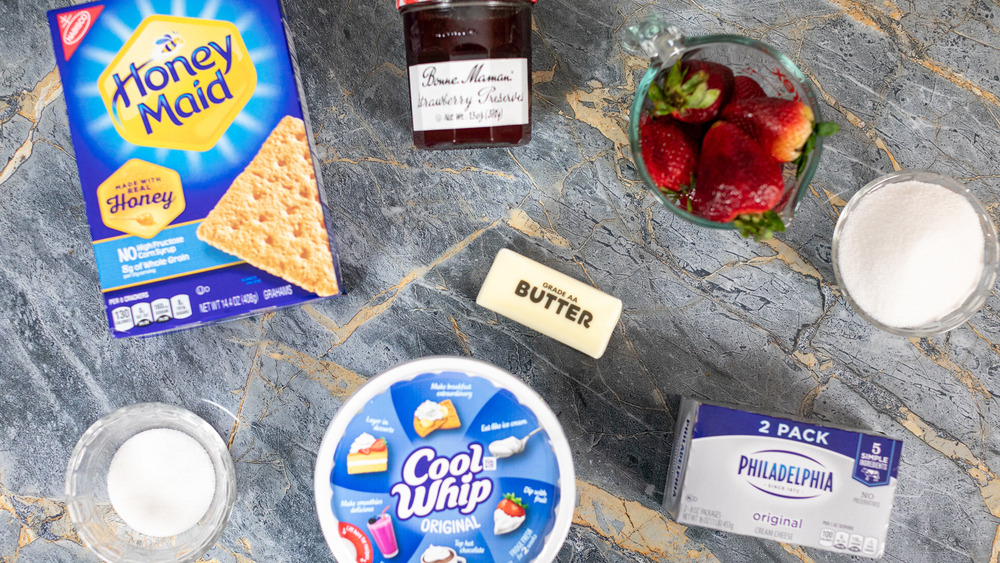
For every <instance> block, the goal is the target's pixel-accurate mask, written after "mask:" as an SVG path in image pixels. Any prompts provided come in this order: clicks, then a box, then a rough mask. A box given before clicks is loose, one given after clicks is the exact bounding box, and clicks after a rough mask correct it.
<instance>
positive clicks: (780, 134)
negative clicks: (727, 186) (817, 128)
mask: <svg viewBox="0 0 1000 563" xmlns="http://www.w3.org/2000/svg"><path fill="white" fill-rule="evenodd" d="M722 119H725V120H726V121H729V122H730V123H733V124H735V125H737V126H738V127H739V128H740V129H742V130H743V131H745V132H746V133H747V134H748V135H750V136H751V137H752V138H753V139H754V140H756V141H757V142H758V143H760V144H761V146H763V147H764V149H765V150H766V151H767V152H768V153H769V154H770V155H771V157H772V158H774V159H775V160H777V161H778V162H791V161H793V160H795V159H796V158H798V157H799V155H800V154H801V152H802V147H803V146H804V145H805V144H806V141H807V140H809V135H811V134H812V132H813V111H812V109H810V108H809V106H807V105H806V104H804V103H802V102H800V101H797V100H784V99H781V98H751V99H748V100H739V101H736V102H732V103H730V104H729V105H728V106H726V107H725V109H723V110H722Z"/></svg>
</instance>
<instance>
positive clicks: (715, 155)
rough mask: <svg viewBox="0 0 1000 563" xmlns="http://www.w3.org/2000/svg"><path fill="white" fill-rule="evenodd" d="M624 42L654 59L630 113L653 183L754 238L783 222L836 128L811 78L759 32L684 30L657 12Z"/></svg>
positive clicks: (634, 144)
mask: <svg viewBox="0 0 1000 563" xmlns="http://www.w3.org/2000/svg"><path fill="white" fill-rule="evenodd" d="M625 46H626V48H627V49H629V50H630V51H632V52H635V53H642V54H645V55H647V56H649V57H650V58H651V61H652V64H651V66H650V68H649V70H648V71H647V72H646V74H645V75H644V76H643V77H642V80H641V81H640V83H639V87H638V89H637V91H636V96H635V100H634V101H633V103H632V110H631V113H630V116H629V140H630V143H631V148H632V157H633V160H634V162H635V165H636V168H637V170H638V173H639V177H640V178H642V181H643V183H644V184H645V185H646V187H647V188H648V189H649V191H650V192H652V193H653V195H654V196H656V197H657V198H658V199H659V200H660V201H661V202H662V203H663V204H664V205H665V206H666V207H667V209H669V210H670V211H672V212H673V213H675V214H676V215H678V216H680V217H682V218H683V219H685V220H687V221H690V222H692V223H694V224H696V225H700V226H703V227H708V228H713V229H735V230H738V231H739V232H740V233H741V234H742V235H743V236H744V237H751V236H752V237H754V238H755V239H757V240H764V239H766V238H769V237H770V236H772V235H773V234H774V233H775V232H777V231H784V230H785V225H787V224H788V223H789V222H790V221H791V220H792V218H793V217H794V215H795V211H796V209H797V207H798V205H799V202H800V200H801V198H802V196H803V195H804V193H805V191H806V190H807V189H808V186H809V182H810V181H811V180H812V177H813V175H814V174H815V173H816V168H817V166H818V165H819V159H820V155H821V154H822V152H823V138H824V137H826V136H829V135H831V134H833V133H835V132H836V131H837V130H838V129H839V127H838V126H837V124H836V123H832V122H822V121H821V120H820V108H819V104H818V103H817V101H816V96H815V94H814V93H813V90H812V87H811V85H810V81H809V79H808V78H806V76H805V75H804V74H803V73H802V71H800V70H799V69H798V67H797V66H795V63H794V62H792V60H791V59H789V58H788V57H787V56H785V55H783V54H782V53H780V52H778V51H777V50H775V49H774V48H773V47H770V46H768V45H766V44H764V43H761V42H760V41H756V40H754V39H750V38H748V37H742V36H737V35H706V36H701V37H685V36H683V35H681V34H680V32H679V31H678V30H677V29H676V28H674V27H672V26H668V25H666V24H665V23H663V21H662V20H659V19H656V18H653V19H647V20H646V21H644V22H642V23H640V24H639V25H637V26H633V27H630V28H629V29H628V31H627V33H626V39H625Z"/></svg>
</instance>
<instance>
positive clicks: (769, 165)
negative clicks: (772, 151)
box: [692, 121, 785, 240]
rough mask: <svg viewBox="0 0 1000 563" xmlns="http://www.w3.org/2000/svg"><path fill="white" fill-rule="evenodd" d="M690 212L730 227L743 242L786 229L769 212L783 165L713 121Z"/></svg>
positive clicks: (775, 201) (725, 125)
mask: <svg viewBox="0 0 1000 563" xmlns="http://www.w3.org/2000/svg"><path fill="white" fill-rule="evenodd" d="M697 171H698V174H697V185H696V186H695V190H694V196H693V198H692V209H693V211H694V213H695V214H696V215H700V216H702V217H704V218H706V219H709V220H711V221H719V222H722V223H728V222H730V221H731V222H733V224H734V225H736V227H737V228H738V229H739V230H740V233H741V234H742V235H743V236H744V237H748V236H751V235H752V236H754V238H756V239H757V240H763V239H766V238H768V237H770V236H771V234H773V232H774V231H784V230H785V226H784V224H783V223H782V221H781V218H780V217H778V214H777V213H775V212H774V211H772V209H773V208H774V206H775V205H777V204H778V202H779V201H780V200H781V195H782V192H783V191H784V189H785V181H784V178H783V177H782V165H781V163H779V162H777V161H775V160H774V159H773V158H771V156H770V155H769V154H768V153H767V152H765V151H764V149H763V148H762V147H761V146H760V145H758V144H757V143H756V142H755V141H754V140H753V139H751V138H750V136H748V135H747V134H746V133H744V132H743V131H742V130H741V129H740V128H739V127H737V126H735V125H733V124H732V123H728V122H726V121H718V122H716V123H715V124H714V125H712V128H711V129H709V130H708V133H706V134H705V139H704V140H703V141H702V144H701V157H700V158H699V159H698V169H697Z"/></svg>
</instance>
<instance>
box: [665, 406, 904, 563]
mask: <svg viewBox="0 0 1000 563" xmlns="http://www.w3.org/2000/svg"><path fill="white" fill-rule="evenodd" d="M675 436H676V437H675V440H674V451H673V456H672V458H671V461H670V468H671V469H670V473H669V474H668V477H667V485H666V492H665V494H664V499H663V505H664V506H665V507H666V508H667V510H668V511H669V512H670V514H671V516H673V517H674V519H676V520H677V522H678V523H680V524H693V525H698V526H705V527H707V528H714V529H716V530H724V531H728V532H735V533H737V534H745V535H749V536H756V537H759V538H766V539H772V540H777V541H781V542H787V543H794V544H799V545H805V546H810V547H818V548H820V549H826V550H830V551H839V552H842V553H848V554H851V555H860V556H863V557H871V558H878V557H881V556H882V554H883V553H884V552H885V538H886V534H887V532H888V529H889V513H890V512H891V511H892V499H893V495H894V494H895V491H896V478H897V470H898V467H899V455H900V450H901V448H902V445H903V444H902V442H900V441H899V440H893V439H891V438H887V437H885V436H881V435H877V434H870V433H865V432H857V431H853V430H844V429H840V428H830V427H826V426H818V425H815V424H808V423H805V422H800V421H796V420H792V419H788V418H780V417H775V416H768V415H763V414H758V413H753V412H747V411H743V410H738V409H735V408H732V407H726V406H721V405H715V404H709V403H702V402H699V401H695V400H692V399H684V400H683V401H682V402H681V409H680V414H679V415H678V417H677V430H676V433H675Z"/></svg>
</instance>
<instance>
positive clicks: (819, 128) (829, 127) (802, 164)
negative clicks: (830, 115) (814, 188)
mask: <svg viewBox="0 0 1000 563" xmlns="http://www.w3.org/2000/svg"><path fill="white" fill-rule="evenodd" d="M837 131H840V125H837V124H836V123H834V122H833V121H821V122H819V123H817V124H816V125H814V126H813V131H812V134H811V135H809V138H808V139H806V143H805V145H803V147H802V154H800V155H799V157H798V158H796V159H795V160H794V161H792V163H793V164H795V177H796V178H799V177H800V176H802V173H803V172H805V170H806V163H807V162H808V161H809V154H810V153H811V152H812V151H813V149H814V148H816V139H817V138H818V137H829V136H830V135H833V134H835V133H836V132H837Z"/></svg>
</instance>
